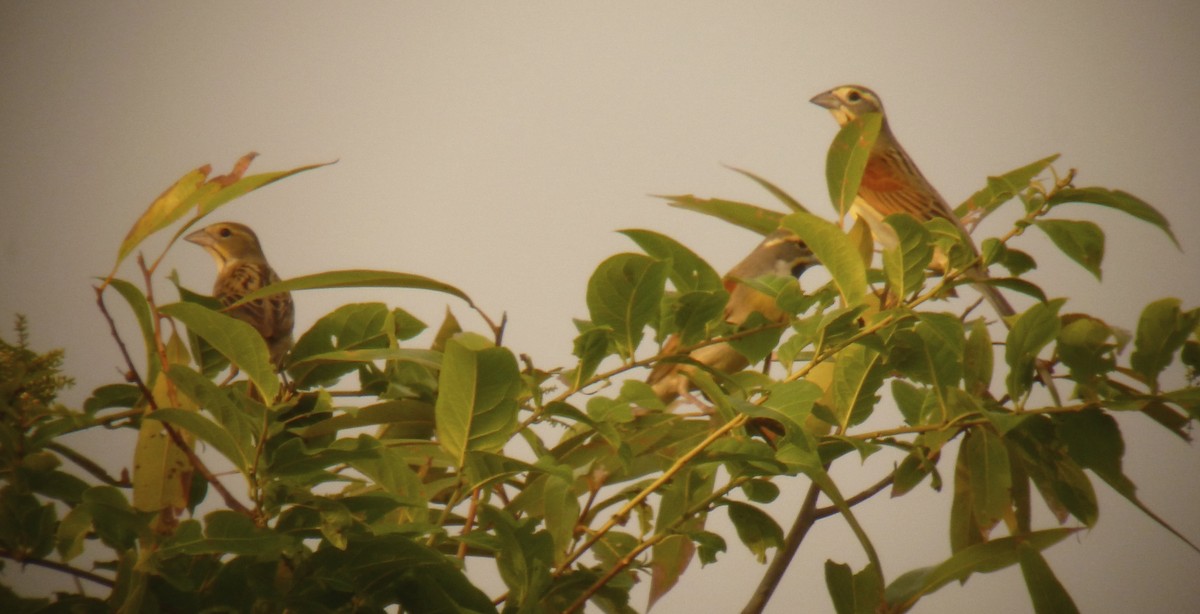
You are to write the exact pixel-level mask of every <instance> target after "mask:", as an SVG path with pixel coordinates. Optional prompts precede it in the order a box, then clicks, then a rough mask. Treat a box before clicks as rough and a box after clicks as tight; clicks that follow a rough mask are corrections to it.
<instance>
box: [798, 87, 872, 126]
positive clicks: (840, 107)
mask: <svg viewBox="0 0 1200 614" xmlns="http://www.w3.org/2000/svg"><path fill="white" fill-rule="evenodd" d="M809 102H811V103H813V104H815V105H817V106H819V107H825V108H826V109H829V112H830V113H831V114H832V115H833V118H834V119H836V120H837V123H838V125H839V126H845V125H846V124H848V123H850V122H852V121H854V120H855V119H857V118H858V117H860V116H862V115H863V114H865V113H883V101H881V100H880V99H879V95H878V94H876V93H875V92H872V91H871V90H870V89H869V88H865V87H863V86H861V85H842V86H839V87H835V88H833V89H831V90H829V91H828V92H821V93H820V94H817V95H816V96H813V97H812V99H811V100H809Z"/></svg>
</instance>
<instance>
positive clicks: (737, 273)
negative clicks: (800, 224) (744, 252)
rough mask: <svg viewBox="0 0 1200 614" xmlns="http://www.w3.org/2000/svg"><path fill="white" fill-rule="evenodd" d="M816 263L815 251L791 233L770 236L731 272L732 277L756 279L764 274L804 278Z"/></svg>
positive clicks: (780, 230) (781, 232)
mask: <svg viewBox="0 0 1200 614" xmlns="http://www.w3.org/2000/svg"><path fill="white" fill-rule="evenodd" d="M815 263H816V260H815V258H814V257H813V253H812V250H810V249H809V248H808V245H806V244H805V243H804V241H801V240H800V237H797V236H796V235H795V234H794V233H792V232H791V231H790V230H786V229H783V228H780V229H779V230H776V231H775V232H772V233H771V234H769V235H767V237H766V238H765V239H763V241H762V243H759V244H758V247H756V248H755V249H754V251H752V252H750V255H749V256H746V258H745V259H744V260H742V261H741V262H739V263H738V264H737V266H735V267H733V269H732V270H731V271H729V277H734V278H740V279H754V278H755V277H761V276H763V275H772V274H773V275H779V276H788V275H791V276H793V277H800V274H801V273H803V272H804V271H805V269H807V268H808V267H809V266H811V265H813V264H815Z"/></svg>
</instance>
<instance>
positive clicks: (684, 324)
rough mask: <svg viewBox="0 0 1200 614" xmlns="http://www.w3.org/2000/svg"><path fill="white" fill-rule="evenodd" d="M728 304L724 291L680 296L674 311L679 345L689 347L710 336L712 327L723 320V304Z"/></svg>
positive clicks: (727, 294) (689, 293)
mask: <svg viewBox="0 0 1200 614" xmlns="http://www.w3.org/2000/svg"><path fill="white" fill-rule="evenodd" d="M728 302H729V293H727V292H725V290H719V291H715V292H688V293H686V294H683V295H682V296H680V297H679V300H678V302H677V308H676V310H675V328H676V329H677V330H678V332H679V342H680V344H681V345H683V346H689V345H692V344H695V343H699V342H700V341H703V340H704V339H708V338H709V337H710V336H712V335H711V333H712V332H713V331H712V329H713V326H715V325H717V324H719V323H720V322H722V321H724V319H725V304H726V303H728Z"/></svg>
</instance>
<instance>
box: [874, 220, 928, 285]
mask: <svg viewBox="0 0 1200 614" xmlns="http://www.w3.org/2000/svg"><path fill="white" fill-rule="evenodd" d="M883 221H884V222H886V223H887V224H888V225H890V226H891V227H892V228H893V229H894V230H895V231H896V236H897V237H898V238H899V239H900V241H899V244H897V245H896V246H895V247H893V248H887V249H884V250H883V272H884V275H886V276H887V281H888V287H889V288H891V290H892V293H893V294H895V295H896V296H897V297H898V298H900V299H903V298H904V297H906V296H909V295H911V294H912V293H914V292H917V291H919V290H920V289H921V287H922V286H923V285H924V284H925V269H927V268H929V262H930V261H931V260H933V249H932V248H931V247H930V246H929V241H930V237H929V231H927V230H925V226H924V225H922V224H921V223H920V222H918V221H917V220H916V218H914V217H913V216H911V215H908V214H906V213H905V214H893V215H889V216H887V217H886V218H884V220H883Z"/></svg>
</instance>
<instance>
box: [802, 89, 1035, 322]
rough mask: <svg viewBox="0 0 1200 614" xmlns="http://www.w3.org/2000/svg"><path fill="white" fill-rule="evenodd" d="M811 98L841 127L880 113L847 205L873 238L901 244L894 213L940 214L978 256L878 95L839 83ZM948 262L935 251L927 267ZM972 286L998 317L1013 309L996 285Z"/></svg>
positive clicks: (977, 274) (975, 272) (941, 267)
mask: <svg viewBox="0 0 1200 614" xmlns="http://www.w3.org/2000/svg"><path fill="white" fill-rule="evenodd" d="M810 102H812V103H813V104H815V105H818V106H821V107H824V108H826V109H829V112H830V114H832V115H833V118H834V119H836V120H837V123H838V125H839V126H845V125H846V124H848V123H850V122H852V121H854V120H855V119H857V118H858V117H859V116H861V115H863V114H865V113H879V114H880V115H881V116H882V119H883V123H882V126H881V127H880V129H879V137H878V138H877V139H876V141H875V146H874V148H872V149H871V155H870V157H868V158H867V166H866V169H865V170H864V171H863V177H862V183H861V184H860V186H859V188H858V198H856V199H855V201H854V204H853V205H852V206H851V211H852V213H853V214H854V215H856V216H858V217H861V218H862V219H863V220H864V221H865V222H866V223H867V226H869V227H870V228H871V234H873V235H874V236H875V240H876V241H878V242H879V243H880V244H881V245H883V246H884V247H894V246H895V245H896V244H897V243H898V242H899V239H898V238H897V237H896V233H895V231H894V230H893V229H892V227H891V226H889V225H888V224H886V223H884V221H883V218H885V217H887V216H889V215H891V214H893V213H908V214H910V215H912V216H913V217H914V218H916V219H917V220H918V221H921V222H924V221H927V220H931V219H933V218H935V217H940V218H945V219H947V220H950V221H951V222H953V223H954V224H955V225H956V226H958V228H959V230H960V231H961V232H962V235H963V236H964V237H966V239H967V241H968V246H969V247H970V248H971V249H972V250H974V251H975V253H976V255H978V253H979V250H978V248H976V247H975V244H974V243H973V242H971V238H970V233H968V232H967V229H966V227H965V226H964V225H963V223H962V220H960V219H958V216H956V215H954V210H953V209H951V208H950V205H948V204H946V199H944V198H942V195H941V194H939V193H938V191H937V190H936V189H935V188H934V187H933V185H932V184H930V183H929V180H928V179H926V178H925V175H924V174H922V173H921V169H919V168H917V165H916V163H914V162H913V160H912V158H911V157H909V155H908V152H906V151H904V147H902V146H901V145H900V141H898V140H896V135H895V134H893V133H892V128H891V126H890V125H889V124H888V117H887V114H886V113H884V111H883V101H882V100H880V99H879V95H878V94H876V93H875V92H873V91H871V90H870V89H868V88H866V87H863V86H861V85H843V86H840V87H835V88H833V89H831V90H829V91H827V92H822V93H820V94H817V95H816V96H814V97H813V98H812V100H811V101H810ZM946 260H947V259H946V255H945V254H944V253H942V252H941V250H938V251H937V252H936V253H935V254H934V259H933V262H932V263H931V264H930V268H931V269H934V270H936V271H940V272H943V273H944V272H945V271H946V268H947V261H946ZM966 273H967V275H968V276H970V278H972V279H984V278H986V277H987V273H986V272H985V271H984V270H983V268H981V267H976V268H974V269H972V270H970V271H967V272H966ZM975 287H976V289H978V291H979V292H980V293H981V294H983V296H984V297H985V298H987V300H988V302H989V303H991V304H992V306H993V307H994V308H995V309H996V311H997V312H999V313H1000V315H1001V316H1002V317H1008V316H1011V315H1013V314H1014V313H1016V310H1014V309H1013V307H1012V305H1011V304H1009V302H1008V300H1006V299H1005V298H1004V296H1003V295H1001V294H1000V292H999V291H998V290H997V289H996V288H995V287H994V286H990V285H987V284H983V283H977V284H975Z"/></svg>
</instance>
